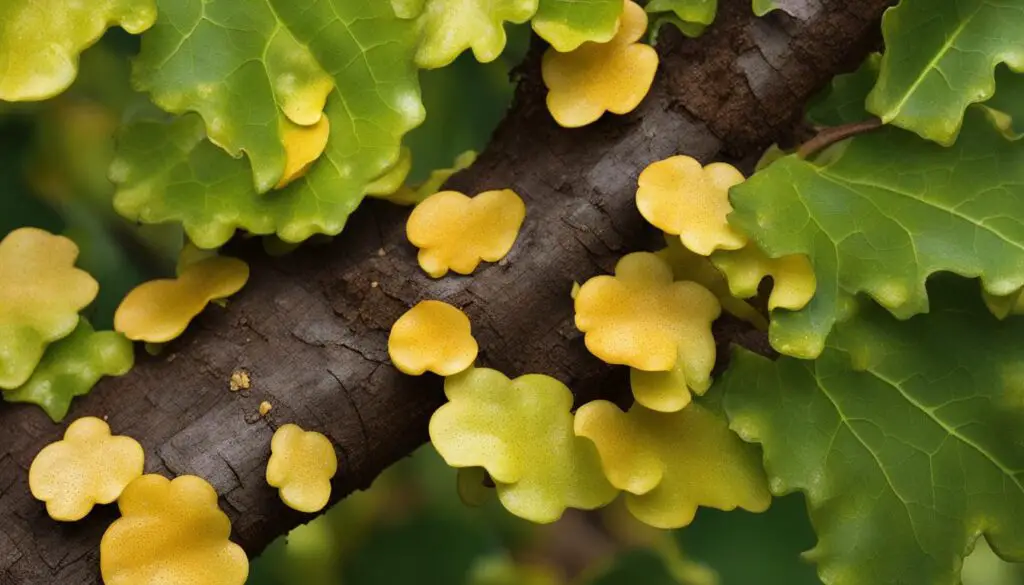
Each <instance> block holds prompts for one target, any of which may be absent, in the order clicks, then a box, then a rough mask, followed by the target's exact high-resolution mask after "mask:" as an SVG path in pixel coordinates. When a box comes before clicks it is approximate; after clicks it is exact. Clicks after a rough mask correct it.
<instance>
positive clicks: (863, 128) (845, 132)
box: [796, 116, 883, 159]
mask: <svg viewBox="0 0 1024 585" xmlns="http://www.w3.org/2000/svg"><path fill="white" fill-rule="evenodd" d="M882 125H883V124H882V121H881V120H879V119H878V118H876V117H874V116H872V117H871V118H868V119H867V120H861V121H859V122H853V123H851V124H843V125H842V126H829V127H826V128H823V129H822V130H820V131H819V132H818V133H817V134H815V135H814V137H813V138H811V139H810V140H808V141H807V142H804V143H803V144H801V145H800V148H798V149H797V151H796V155H797V156H799V157H800V158H803V159H806V158H808V157H810V156H813V155H815V154H817V153H818V152H821V151H822V150H824V149H826V148H828V147H829V146H832V145H833V144H835V143H836V142H839V141H840V140H845V139H847V138H850V137H851V136H856V135H858V134H864V133H865V132H871V131H872V130H876V129H878V128H881V127H882Z"/></svg>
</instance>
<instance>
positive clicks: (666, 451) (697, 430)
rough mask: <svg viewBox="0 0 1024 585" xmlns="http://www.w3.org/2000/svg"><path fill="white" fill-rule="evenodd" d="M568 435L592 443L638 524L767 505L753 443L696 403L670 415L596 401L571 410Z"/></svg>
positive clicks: (681, 522) (665, 523) (680, 521)
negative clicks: (571, 427)
mask: <svg viewBox="0 0 1024 585" xmlns="http://www.w3.org/2000/svg"><path fill="white" fill-rule="evenodd" d="M575 431H576V434H577V435H579V436H581V437H587V438H588V439H590V440H592V441H593V442H594V444H595V445H597V450H598V451H599V452H600V454H601V465H602V467H603V468H604V472H605V474H606V475H607V477H608V479H609V480H610V481H611V483H612V485H614V486H615V487H617V488H619V489H621V490H624V491H626V492H628V494H627V497H626V506H627V507H628V508H629V511H630V512H631V513H632V514H633V515H634V516H635V517H636V518H637V519H638V520H640V521H641V522H644V523H646V524H649V525H651V526H654V527H657V528H679V527H681V526H686V525H687V524H689V523H690V522H691V521H692V520H693V516H694V514H695V513H696V511H697V506H707V507H711V508H717V509H719V510H733V509H735V508H737V507H739V508H743V509H745V510H749V511H751V512H763V511H765V510H767V509H768V506H769V505H770V504H771V494H770V493H769V492H768V485H767V479H766V477H765V474H764V470H763V469H762V467H761V464H760V460H759V458H758V455H757V450H756V448H754V447H752V446H750V445H747V444H746V443H744V442H743V441H742V440H740V438H739V437H738V436H737V435H736V434H735V433H733V432H732V431H730V430H729V427H728V425H727V424H726V422H725V421H724V420H722V419H721V418H719V417H718V416H716V415H714V414H713V413H712V412H710V411H708V410H707V409H705V408H704V407H702V406H700V405H699V404H691V405H689V406H687V407H686V408H684V409H682V410H680V411H678V412H674V413H661V412H655V411H652V410H648V409H646V408H643V407H642V406H639V405H633V407H632V408H630V410H629V412H628V413H624V412H622V411H621V410H619V408H618V407H617V406H615V405H614V404H612V403H610V402H607V401H604V400H598V401H595V402H590V403H588V404H585V405H583V406H582V407H580V409H579V410H578V411H577V412H576V420H575Z"/></svg>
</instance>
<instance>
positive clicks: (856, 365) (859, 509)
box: [720, 276, 1024, 585]
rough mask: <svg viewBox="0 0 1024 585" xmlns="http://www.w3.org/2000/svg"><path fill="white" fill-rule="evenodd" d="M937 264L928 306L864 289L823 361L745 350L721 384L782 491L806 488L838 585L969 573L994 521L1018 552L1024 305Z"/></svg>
mask: <svg viewBox="0 0 1024 585" xmlns="http://www.w3.org/2000/svg"><path fill="white" fill-rule="evenodd" d="M976 287H977V285H976V283H974V282H970V281H965V280H960V279H955V278H953V277H949V276H947V277H944V278H937V279H935V280H934V283H933V285H932V287H931V292H932V295H931V296H932V297H933V301H934V302H933V307H932V310H931V312H930V313H929V314H927V315H919V316H916V317H913V318H912V319H909V320H907V321H899V320H897V319H896V318H894V317H893V316H892V315H891V314H889V313H887V312H886V311H885V310H884V309H882V308H880V307H878V306H877V305H875V304H873V303H870V302H864V303H861V304H860V305H859V308H858V310H857V313H856V315H855V317H854V318H851V319H850V320H849V321H847V322H844V323H841V324H840V325H838V326H837V329H836V332H835V334H834V335H833V336H832V337H830V339H829V344H828V347H827V348H826V349H825V351H824V352H823V353H822V354H821V356H820V357H818V358H817V359H816V360H814V361H806V360H798V359H793V358H789V357H782V358H780V359H779V360H777V361H772V360H768V359H765V358H762V357H759V356H757V355H754V354H751V353H748V352H746V351H742V350H740V351H739V353H738V354H737V355H735V356H734V358H733V361H732V362H731V365H730V367H729V369H728V370H727V371H726V373H725V374H724V375H723V376H722V378H721V380H720V385H721V386H722V389H723V390H724V392H725V407H726V410H727V413H728V415H729V419H730V422H731V426H732V428H733V429H734V430H735V431H737V432H738V433H739V434H740V436H741V437H743V438H744V439H746V440H748V441H752V442H757V443H760V444H761V445H762V447H763V448H764V461H765V465H766V468H767V471H768V474H769V477H770V484H771V486H772V491H773V492H774V493H776V494H784V493H788V492H792V491H795V490H799V491H802V492H804V493H805V494H806V496H807V500H808V505H809V508H810V515H811V520H812V523H813V525H814V527H815V531H816V532H817V535H818V545H817V546H816V547H815V548H814V550H812V551H810V552H809V553H807V556H809V557H810V558H811V559H813V560H815V561H816V562H817V564H818V574H819V575H820V576H821V578H822V580H823V581H824V582H825V583H826V584H828V585H959V584H960V566H961V561H962V559H963V558H964V556H965V555H966V554H968V553H969V552H970V550H971V548H972V547H973V545H974V542H975V539H976V538H977V537H978V536H979V535H982V534H984V535H985V537H986V539H987V540H988V541H989V543H990V544H991V545H992V547H993V549H994V550H996V551H998V552H999V554H1000V556H1002V557H1004V558H1006V559H1009V560H1014V561H1018V562H1019V561H1024V483H1022V481H1024V449H1022V447H1021V446H1022V445H1024V432H1022V427H1021V425H1020V417H1021V413H1022V411H1021V402H1020V396H1021V391H1022V388H1024V386H1022V381H1024V370H1022V369H1021V367H1020V359H1019V355H1018V354H1019V349H1018V348H1019V347H1020V346H1021V344H1022V343H1024V327H1021V325H1022V322H1021V321H1020V319H1019V318H1011V319H1008V320H1006V321H998V320H997V319H996V318H994V317H993V316H991V315H989V313H988V312H987V310H986V309H985V307H984V305H983V304H982V303H981V301H980V299H979V298H978V294H977V288H976Z"/></svg>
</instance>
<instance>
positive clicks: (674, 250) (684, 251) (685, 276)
mask: <svg viewBox="0 0 1024 585" xmlns="http://www.w3.org/2000/svg"><path fill="white" fill-rule="evenodd" d="M665 243H666V247H665V248H662V249H661V250H658V251H657V252H655V254H657V255H658V257H659V258H661V259H662V260H664V261H665V262H667V263H668V265H669V266H670V267H671V268H672V274H673V276H674V277H675V279H676V280H692V281H693V282H696V283H697V284H699V285H701V286H703V287H704V288H706V289H708V290H709V291H711V293H712V294H714V295H715V296H716V297H718V302H719V303H721V304H722V309H723V310H725V311H726V312H728V313H730V314H732V315H733V316H734V317H739V318H740V319H743V320H744V321H746V322H748V323H750V324H751V325H753V326H754V327H757V328H758V329H761V330H763V331H764V330H767V329H768V320H767V319H765V317H764V315H762V314H761V313H760V312H758V310H757V309H755V308H754V307H752V306H751V305H750V303H748V302H746V301H744V300H742V299H738V298H736V297H734V296H733V295H732V291H730V290H729V281H727V280H726V279H725V275H724V274H722V271H721V270H719V269H718V268H716V267H715V265H714V264H712V263H711V259H710V258H708V257H707V256H701V255H700V254H697V253H696V252H692V251H690V250H689V249H688V248H687V247H686V246H684V245H683V243H682V242H681V241H680V240H679V237H678V236H673V235H671V234H665Z"/></svg>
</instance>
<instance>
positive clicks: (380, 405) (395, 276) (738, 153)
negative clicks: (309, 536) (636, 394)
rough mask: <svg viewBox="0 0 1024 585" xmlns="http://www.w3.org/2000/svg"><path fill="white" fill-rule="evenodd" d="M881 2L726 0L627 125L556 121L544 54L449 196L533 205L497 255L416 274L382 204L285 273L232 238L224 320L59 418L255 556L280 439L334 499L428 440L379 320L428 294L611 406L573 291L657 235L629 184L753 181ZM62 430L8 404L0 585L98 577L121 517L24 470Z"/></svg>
mask: <svg viewBox="0 0 1024 585" xmlns="http://www.w3.org/2000/svg"><path fill="white" fill-rule="evenodd" d="M886 4H887V3H886V1H885V0H807V5H808V10H806V11H805V14H804V20H797V19H794V18H791V17H788V16H786V15H783V14H781V13H776V14H773V15H770V16H769V17H768V18H765V19H756V18H755V17H754V16H753V15H752V14H750V3H749V0H726V1H724V2H723V3H722V6H721V8H720V15H719V19H718V22H716V23H715V25H713V26H712V27H711V28H710V29H709V30H708V32H707V33H706V34H705V36H704V37H702V38H700V39H697V40H685V39H683V38H682V37H680V36H679V35H677V34H674V33H673V32H668V33H667V34H664V35H662V36H661V43H662V44H661V46H660V47H659V51H660V52H661V53H662V64H661V66H660V73H659V75H658V79H657V80H656V82H655V85H654V88H653V89H652V91H651V93H650V95H649V97H648V98H647V99H646V100H645V102H644V104H643V105H642V106H641V108H640V109H639V110H638V111H636V112H634V113H633V114H630V115H627V116H624V117H614V116H612V117H606V118H605V119H603V120H601V121H600V122H598V123H597V124H594V125H592V126H590V127H588V128H584V129H578V130H567V129H562V128H559V127H557V126H556V125H555V124H554V123H553V121H552V120H551V118H550V116H549V115H548V114H547V112H546V110H545V107H544V91H543V87H542V86H541V82H540V75H539V68H538V62H539V59H538V57H539V52H538V51H536V50H535V51H534V52H533V53H532V55H531V57H530V59H529V60H528V62H527V65H526V66H525V67H524V70H523V75H522V80H521V82H520V86H519V89H518V91H517V98H516V103H515V105H514V107H513V109H512V111H511V112H510V113H509V115H508V117H507V119H506V120H505V121H504V122H503V123H502V125H501V126H500V128H499V129H498V130H497V132H496V134H495V136H494V139H493V141H492V143H491V144H490V146H489V147H488V149H487V150H486V152H485V153H483V155H482V156H481V157H480V159H479V160H478V162H477V163H476V164H475V165H474V166H473V167H472V168H471V169H469V170H468V171H466V172H463V173H461V174H459V175H457V176H456V177H454V178H453V179H452V180H451V181H450V182H449V185H448V187H450V188H454V189H458V190H462V191H464V192H466V193H477V192H480V191H484V190H488V189H496V188H506V187H508V188H512V189H514V190H515V191H516V192H517V193H519V194H520V195H521V196H522V197H523V198H524V200H525V201H526V203H527V219H526V223H525V224H524V227H523V231H522V233H521V235H520V237H519V240H518V241H517V243H516V245H515V247H514V248H513V250H512V252H511V253H510V254H509V255H508V257H507V258H505V259H504V260H503V261H501V262H499V263H497V264H493V265H487V266H485V267H482V268H481V269H480V270H478V271H477V273H476V274H474V275H473V276H472V277H462V276H447V277H445V278H442V279H439V280H432V279H430V278H427V277H426V276H425V275H424V274H423V273H422V271H420V270H419V268H418V267H417V264H416V251H415V249H414V248H413V247H411V246H410V245H409V244H408V243H407V241H406V239H405V235H404V220H405V217H406V216H407V213H408V210H406V209H401V208H397V207H393V206H389V205H387V204H383V203H380V202H373V201H369V202H367V203H365V204H364V206H363V207H362V208H361V209H360V210H359V211H358V212H357V213H356V214H355V215H354V216H353V218H352V220H351V222H350V225H349V227H348V228H346V230H345V232H344V234H343V235H342V236H340V237H339V238H337V239H336V240H335V241H334V242H333V243H331V244H329V245H324V246H313V245H310V246H304V247H303V248H301V249H300V250H299V251H297V252H295V253H293V254H292V255H290V256H288V257H285V258H280V259H274V258H268V257H267V256H266V255H265V254H263V253H262V251H261V250H260V249H259V247H258V246H256V245H253V243H252V242H249V243H242V244H240V245H236V246H235V248H236V249H235V250H233V253H236V254H240V255H241V256H242V257H244V258H245V259H246V260H247V261H249V263H250V265H251V267H252V278H251V281H250V283H249V284H248V286H247V287H246V288H245V289H244V290H243V292H242V293H241V294H240V295H238V297H237V298H234V299H232V300H231V301H230V302H229V303H228V305H227V308H226V309H221V308H219V307H212V308H211V309H210V310H208V311H207V312H206V313H205V314H204V315H203V316H202V317H201V318H200V319H199V321H198V323H196V324H195V325H194V326H193V327H192V328H191V330H190V332H189V333H188V334H186V336H185V337H184V338H183V339H181V340H179V341H177V342H175V343H174V344H172V345H171V346H170V347H169V348H167V350H166V351H165V353H164V354H163V355H161V356H159V357H156V358H149V357H146V356H145V355H144V354H143V353H141V352H140V358H139V362H138V364H137V365H136V366H135V368H134V369H133V370H132V371H131V372H130V373H129V374H128V375H126V376H124V377H122V378H116V379H108V380H104V381H103V382H101V383H100V384H99V385H98V386H97V388H96V389H94V390H93V392H92V393H91V394H90V395H88V396H87V397H84V398H81V399H78V400H76V402H75V404H74V406H73V407H72V412H71V414H70V416H69V417H68V421H71V420H74V419H76V418H79V417H82V416H86V415H93V416H100V417H106V418H108V420H109V422H110V424H111V426H112V428H113V429H114V431H115V432H116V433H120V434H127V435H130V436H133V437H135V438H136V439H138V440H139V441H140V442H141V443H142V445H143V446H144V447H145V449H146V457H147V459H146V471H147V472H148V473H161V474H164V475H168V476H173V475H179V474H195V475H199V476H201V477H203V478H205V479H207V480H208V481H210V482H211V483H212V484H213V486H214V487H215V488H216V489H217V491H218V492H219V493H220V494H221V506H222V507H223V508H224V510H225V511H226V512H227V513H228V515H229V516H230V518H231V520H232V523H233V535H232V538H233V539H234V540H235V541H236V542H238V543H240V544H241V545H242V546H243V547H245V549H246V550H247V551H248V552H249V553H250V554H251V555H256V554H258V553H259V552H260V551H261V550H262V549H263V548H264V546H266V545H267V544H268V543H269V542H270V541H271V540H272V539H273V538H275V537H276V536H278V535H280V534H283V533H285V532H286V531H287V530H289V529H290V528H292V527H294V526H296V525H298V524H300V523H302V522H306V521H308V520H310V518H311V517H310V516H309V515H303V514H299V513H297V512H294V511H292V510H289V509H288V508H286V507H285V506H284V505H283V504H282V503H281V501H280V499H279V498H278V496H277V493H276V491H275V490H273V489H272V488H270V487H269V486H268V485H267V484H266V481H265V479H264V472H265V467H266V460H267V457H268V455H269V442H270V437H271V435H272V434H273V432H274V429H275V428H276V427H277V426H278V425H280V424H284V423H287V422H294V423H298V424H299V425H301V426H303V427H304V428H306V429H314V430H318V431H321V432H323V433H325V434H326V435H327V436H329V437H330V438H331V440H332V441H333V442H334V444H335V445H336V447H337V450H338V455H339V462H340V466H339V473H338V475H337V477H336V478H335V480H334V491H333V496H332V497H333V499H334V500H335V501H336V500H337V499H339V498H341V497H343V496H345V495H346V494H348V493H350V492H351V491H353V490H355V489H363V488H366V487H368V486H369V485H370V483H371V482H372V481H373V479H374V477H376V476H377V474H378V473H380V471H382V470H383V469H384V468H386V467H387V466H389V465H390V464H392V463H393V462H395V461H396V460H398V459H400V458H402V457H403V456H405V455H407V454H408V453H410V452H411V451H412V450H413V449H414V448H415V447H417V446H418V445H420V444H421V443H422V442H423V441H424V440H425V439H426V427H427V421H428V419H429V417H430V414H431V413H432V412H433V410H434V409H435V408H437V407H438V406H439V405H440V404H441V402H442V401H443V393H442V391H441V380H440V379H439V378H436V377H432V376H424V377H419V378H414V377H409V376H404V375H401V374H399V373H398V372H397V371H396V370H395V369H394V368H393V367H392V366H391V365H390V363H389V362H388V356H387V351H386V341H387V335H388V330H389V328H390V326H391V324H392V323H393V322H394V321H395V319H397V318H398V316H399V315H401V314H402V313H403V312H404V311H405V310H406V309H407V308H408V307H409V306H411V305H412V304H414V303H416V302H417V301H419V300H422V299H427V298H434V299H442V300H445V301H447V302H449V303H452V304H454V305H456V306H459V307H462V308H463V309H464V310H465V311H466V312H467V313H468V314H469V316H470V318H471V320H472V323H473V327H474V333H475V335H476V337H477V339H478V340H479V342H480V346H481V356H480V357H481V359H480V362H481V363H483V364H486V365H489V366H493V367H496V368H498V369H500V370H501V371H503V372H504V373H506V374H508V375H510V376H517V375H520V374H524V373H528V372H537V373H545V374H549V375H552V376H555V377H556V378H558V379H560V380H562V381H563V382H565V383H566V384H568V385H569V386H570V387H571V388H573V390H574V391H575V392H576V395H577V401H578V403H582V402H584V401H587V400H591V399H594V398H597V397H606V398H607V397H611V398H615V397H620V398H621V397H622V393H623V391H624V389H626V387H627V385H626V371H625V368H616V367H610V366H607V365H605V364H602V363H601V362H599V361H598V360H596V359H595V358H593V357H592V356H591V355H590V354H589V353H588V352H587V350H586V349H585V348H584V345H583V342H582V338H581V336H580V334H579V333H578V332H577V331H576V329H575V327H574V326H573V321H572V303H571V299H570V297H569V291H570V288H571V285H572V282H573V281H574V280H575V281H578V282H583V281H584V280H586V279H587V278H590V277H591V276H594V275H595V274H598V273H602V272H609V271H611V270H612V268H613V266H614V264H615V261H616V260H617V259H618V258H619V257H620V256H622V255H623V254H625V253H628V252H630V251H634V250H637V249H642V248H644V247H649V246H650V245H652V243H653V242H654V241H655V236H656V234H655V232H654V230H653V229H651V228H650V227H649V226H647V225H646V224H645V223H644V221H643V220H642V218H641V217H640V216H639V214H638V213H637V211H636V208H635V205H634V203H633V197H634V193H635V189H636V177H637V175H638V173H639V172H640V171H641V170H642V169H643V167H644V166H645V165H647V164H649V163H651V162H653V161H655V160H659V159H663V158H666V157H668V156H671V155H673V154H677V153H686V154H688V155H691V156H694V157H696V158H698V159H700V160H702V161H705V162H706V161H710V160H713V159H718V160H722V159H726V160H732V161H741V162H742V163H743V164H744V165H746V167H747V168H748V169H749V168H750V167H751V166H752V162H753V160H754V159H755V158H756V156H757V155H758V154H760V151H761V150H762V149H763V148H764V147H765V146H767V145H768V144H769V143H771V142H772V141H774V140H777V139H779V138H780V137H782V136H784V135H785V133H786V132H787V131H788V130H789V129H790V128H792V127H794V125H795V122H796V121H797V120H798V118H799V117H800V114H801V110H802V105H803V103H804V102H805V100H806V99H807V98H808V97H810V95H811V94H812V92H813V91H815V90H816V89H818V88H820V87H822V86H823V85H824V84H825V83H826V82H827V81H828V80H829V79H830V78H831V77H832V76H833V75H834V74H835V73H836V72H838V71H840V70H843V69H849V68H852V67H853V66H855V65H857V64H858V62H859V61H860V60H861V59H862V58H863V57H864V56H865V55H866V53H867V51H868V50H869V49H871V48H873V45H874V44H875V42H876V37H877V30H878V24H877V20H878V18H879V16H880V15H881V13H882V10H883V9H884V8H885V6H886ZM371 283H377V284H376V285H372V284H371ZM715 331H716V338H717V340H718V343H719V349H720V350H721V355H723V356H725V355H726V352H725V349H726V346H727V344H729V343H731V342H734V343H739V344H742V345H745V346H747V347H750V348H753V349H755V350H759V351H762V352H767V351H769V350H768V348H767V344H766V342H765V339H764V336H763V334H762V333H760V332H758V331H755V330H752V329H751V328H749V327H747V326H746V325H744V324H743V323H739V322H737V321H735V320H731V319H728V318H723V319H721V320H719V322H718V323H716V328H715ZM236 369H245V370H246V371H248V372H249V373H250V375H251V378H252V388H251V389H250V390H248V391H243V392H240V393H233V392H230V391H229V390H228V382H229V379H230V377H231V374H232V372H233V371H235V370H236ZM263 400H266V401H269V402H271V403H272V404H273V406H274V408H273V411H272V412H271V413H270V415H269V416H268V417H266V418H260V417H258V416H257V415H256V413H257V408H258V405H259V403H260V402H261V401H263ZM65 427H66V424H65V425H54V424H52V423H51V422H50V421H49V420H48V419H47V418H46V416H45V415H44V414H43V413H42V412H41V411H40V410H39V409H37V408H35V407H32V406H27V405H10V404H2V405H0V584H3V585H22V584H40V585H42V584H51V583H60V584H62V585H86V584H90V585H91V584H95V583H99V581H100V579H99V562H98V555H99V549H98V545H99V540H100V536H101V535H102V533H103V531H104V530H105V528H106V526H107V525H108V524H109V523H110V521H112V520H113V519H114V518H115V517H116V507H115V506H106V507H103V508H102V509H97V510H94V511H93V513H92V514H91V515H90V516H89V517H88V518H87V519H86V520H84V521H82V522H78V523H73V524H59V523H57V522H54V521H52V520H50V519H49V518H48V517H47V515H46V513H45V510H44V507H43V506H42V505H41V504H40V503H39V502H37V501H35V500H33V499H32V497H31V495H30V494H29V491H28V487H27V469H28V467H29V465H30V463H31V461H32V458H33V457H34V456H35V455H36V453H37V452H38V451H39V449H40V448H42V446H44V445H45V444H47V443H49V442H52V441H54V440H57V439H59V438H60V436H61V434H62V433H63V430H64V428H65Z"/></svg>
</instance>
